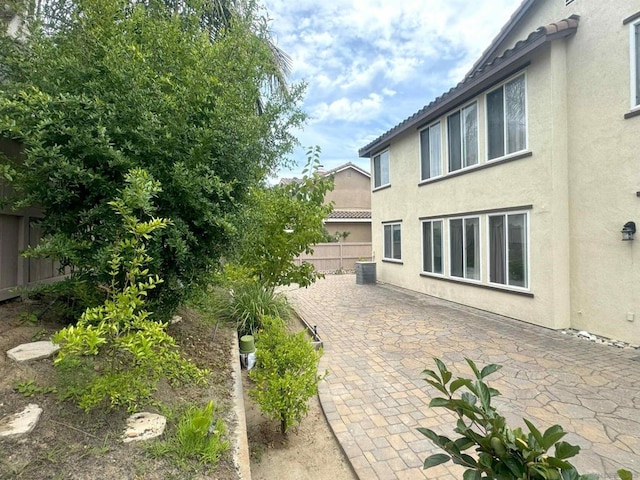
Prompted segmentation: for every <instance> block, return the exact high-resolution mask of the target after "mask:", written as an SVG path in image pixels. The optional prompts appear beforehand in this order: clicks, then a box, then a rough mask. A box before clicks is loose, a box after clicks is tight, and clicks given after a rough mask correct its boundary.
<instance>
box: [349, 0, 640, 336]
mask: <svg viewBox="0 0 640 480" xmlns="http://www.w3.org/2000/svg"><path fill="white" fill-rule="evenodd" d="M639 139H640V2H638V0H617V1H615V2H602V1H601V0H525V1H524V2H523V3H522V4H521V5H520V6H519V7H518V9H517V10H516V12H515V13H514V14H513V15H512V17H511V18H510V20H509V21H508V23H507V24H506V25H505V26H504V27H503V28H502V30H501V31H500V33H499V34H498V36H497V37H496V38H495V40H494V41H493V42H492V43H491V45H490V46H489V47H488V48H487V50H486V51H485V52H484V53H483V55H482V56H481V57H480V59H478V61H477V62H476V63H475V65H474V66H473V68H472V69H471V71H470V72H469V73H468V74H467V75H466V76H465V78H464V79H463V80H462V81H461V82H460V83H459V84H458V85H456V86H455V87H453V88H452V89H451V90H449V91H448V92H445V93H443V94H442V95H441V96H440V97H438V98H436V99H435V100H434V101H432V102H431V103H430V104H428V105H426V106H425V107H424V108H422V109H421V110H419V111H418V112H416V113H415V114H414V115H412V116H411V117H409V118H407V119H406V120H404V121H403V122H401V123H400V124H398V125H396V126H395V127H393V128H391V129H390V130H389V131H387V132H386V133H384V134H383V135H381V136H380V137H379V138H377V139H376V140H374V141H373V142H371V143H370V144H368V145H366V146H365V147H363V148H362V149H360V152H359V153H360V156H361V157H369V158H370V159H371V171H372V172H373V181H372V187H373V188H372V226H373V249H374V252H375V254H376V260H377V261H378V266H377V267H378V268H377V270H378V279H379V280H380V281H383V282H387V283H390V284H395V285H398V286H401V287H404V288H408V289H411V290H414V291H418V292H422V293H426V294H429V295H434V296H436V297H440V298H444V299H447V300H451V301H454V302H458V303H461V304H464V305H469V306H473V307H476V308H479V309H483V310H487V311H491V312H495V313H498V314H501V315H505V316H508V317H512V318H516V319H520V320H523V321H526V322H531V323H535V324H538V325H542V326H545V327H549V328H554V329H559V328H567V327H573V328H576V329H580V330H587V331H590V332H592V333H596V334H599V335H603V336H607V337H610V338H616V339H620V340H623V341H627V342H631V343H635V344H639V343H640V286H639V285H640V239H636V240H635V241H633V240H630V241H622V239H623V237H627V238H628V237H630V236H633V234H632V233H630V232H629V233H624V234H623V233H621V230H623V227H624V226H625V224H627V227H628V228H627V229H625V230H633V229H634V228H633V225H632V224H630V223H628V222H640V198H639V197H640V148H639ZM638 225H639V226H640V223H638ZM636 256H638V261H636V260H635V257H636Z"/></svg>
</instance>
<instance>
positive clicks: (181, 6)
mask: <svg viewBox="0 0 640 480" xmlns="http://www.w3.org/2000/svg"><path fill="white" fill-rule="evenodd" d="M223 6H224V8H222V7H223ZM218 7H220V8H218ZM28 28H29V32H28V35H27V38H28V41H26V42H25V41H22V42H20V41H15V40H12V39H10V38H7V37H5V36H3V33H0V136H4V137H7V138H11V139H15V140H18V141H19V142H21V143H23V144H24V145H25V158H24V161H15V162H13V163H12V161H11V160H9V159H6V158H4V159H1V160H0V177H1V178H2V179H3V180H4V179H6V180H10V181H11V184H12V186H13V188H14V191H15V197H14V198H13V206H14V207H20V206H25V205H29V206H30V205H39V206H41V207H42V208H43V209H44V219H43V221H42V223H41V227H42V229H43V231H44V233H45V236H46V238H47V239H46V241H45V243H44V244H43V245H42V246H41V247H40V248H38V249H35V250H33V251H32V252H31V253H32V255H39V256H45V255H47V256H49V257H51V258H56V259H59V260H60V261H61V263H62V266H63V267H67V266H71V267H73V273H72V278H73V279H74V280H78V281H84V282H86V284H87V285H88V286H90V287H92V288H94V289H95V288H97V286H98V285H100V284H103V283H106V282H109V281H110V280H111V278H110V277H109V275H108V268H105V264H106V263H107V262H108V261H109V259H110V255H109V254H108V252H109V248H110V245H111V242H112V239H113V238H114V237H115V236H116V232H117V231H118V229H119V225H120V222H121V219H119V218H118V215H117V214H116V213H115V212H114V211H113V209H112V208H111V206H110V205H109V202H110V201H111V200H112V199H113V198H114V197H115V196H116V195H117V190H118V188H119V187H120V185H121V184H122V182H123V178H124V175H125V174H126V172H128V171H129V170H130V169H132V168H144V169H146V170H147V171H149V172H150V173H151V174H152V175H153V177H154V178H156V179H157V180H159V181H160V182H161V184H162V186H163V189H162V191H161V192H159V193H158V197H157V208H158V215H159V216H160V217H164V218H171V219H172V220H173V223H172V224H171V225H167V226H166V228H165V229H164V231H163V232H162V235H156V236H154V237H153V238H151V239H150V240H149V242H148V248H149V252H150V254H151V256H152V257H153V261H152V265H151V266H152V268H153V270H154V271H156V272H157V273H158V274H159V276H161V277H162V278H163V279H164V282H163V283H162V284H156V285H155V288H154V289H152V290H148V291H147V293H148V301H149V302H150V304H151V305H153V308H154V310H155V311H156V314H158V315H162V316H163V318H168V315H169V313H170V311H171V310H172V309H173V308H174V307H175V306H176V305H177V304H178V303H179V302H180V301H181V300H182V299H184V298H185V297H186V296H188V294H189V293H190V291H191V289H192V287H193V286H194V285H197V284H202V283H204V282H206V281H208V279H209V274H210V270H211V269H215V268H216V266H217V264H218V262H219V259H220V258H221V257H222V256H223V255H226V254H227V252H228V251H229V249H230V246H231V242H232V241H233V238H234V235H235V228H236V226H235V224H234V219H235V218H236V216H237V214H238V212H239V211H240V210H242V209H243V208H244V207H245V205H246V202H247V195H248V192H249V191H251V190H252V189H253V188H254V187H255V186H256V185H258V184H261V183H262V182H263V181H264V179H265V177H266V176H267V175H268V174H270V173H273V172H275V171H276V169H277V168H278V167H279V166H280V165H281V164H282V162H283V158H284V157H285V156H286V155H287V154H288V153H290V152H291V151H292V148H293V146H294V144H295V139H294V138H293V137H292V136H291V134H290V133H289V132H290V131H291V130H292V128H294V127H296V126H300V125H301V124H302V123H303V121H304V118H305V115H304V114H303V113H302V112H301V111H300V109H299V107H298V104H299V102H300V99H301V96H302V91H303V87H302V86H292V87H291V88H284V87H283V88H279V89H269V88H268V87H269V85H270V84H271V81H272V80H273V79H274V76H275V77H277V78H280V79H281V80H282V76H281V75H280V76H279V73H281V72H280V70H279V68H280V65H279V62H280V61H281V60H282V58H283V57H282V54H281V52H280V53H279V54H278V50H277V49H275V48H273V44H272V43H270V36H269V32H268V29H267V28H266V17H265V14H264V13H263V10H262V9H261V8H260V6H259V5H258V4H257V3H255V2H253V1H250V0H246V1H244V0H240V1H233V2H218V1H215V2H189V3H188V5H187V4H186V3H185V2H163V1H159V2H145V1H132V2H125V1H122V0H74V1H73V2H67V1H66V0H52V1H50V2H46V8H45V12H44V14H43V15H42V16H41V17H40V21H36V20H34V21H32V22H29V23H28ZM258 105H259V107H258ZM97 304H98V303H93V305H94V306H95V305H97Z"/></svg>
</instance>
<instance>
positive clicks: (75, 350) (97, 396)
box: [54, 169, 207, 411]
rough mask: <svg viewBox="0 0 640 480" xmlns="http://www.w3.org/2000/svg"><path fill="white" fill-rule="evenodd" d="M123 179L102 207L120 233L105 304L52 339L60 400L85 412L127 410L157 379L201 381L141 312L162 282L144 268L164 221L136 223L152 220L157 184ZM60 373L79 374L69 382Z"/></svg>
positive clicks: (142, 175)
mask: <svg viewBox="0 0 640 480" xmlns="http://www.w3.org/2000/svg"><path fill="white" fill-rule="evenodd" d="M125 180H126V186H125V188H124V189H123V191H122V192H120V196H119V197H118V198H116V199H115V200H114V201H112V202H110V205H111V206H112V208H113V209H114V211H115V212H116V213H117V214H118V215H119V216H120V217H121V218H122V232H121V234H120V238H117V239H115V241H114V244H113V246H112V247H111V249H110V261H109V266H110V272H109V273H110V276H111V279H112V280H111V284H110V285H107V286H105V290H106V291H107V299H106V300H105V302H104V304H103V305H100V306H98V307H92V308H87V309H86V310H85V312H84V313H83V314H82V316H81V317H80V319H79V321H78V323H77V325H70V326H68V327H66V328H64V329H62V330H61V331H59V332H58V333H56V335H55V336H54V342H55V343H58V344H60V345H61V349H60V351H59V353H58V356H57V358H56V360H55V365H56V366H57V367H59V369H60V370H61V372H65V375H64V376H65V379H66V384H65V388H64V390H62V391H61V392H60V395H61V397H62V398H73V399H76V400H78V403H79V406H80V407H81V408H83V409H85V410H87V411H88V410H90V409H92V408H94V407H97V406H98V405H101V404H103V403H104V402H105V401H106V406H107V407H110V408H116V407H120V406H125V407H126V408H127V409H128V410H130V411H132V410H135V409H136V408H137V407H138V405H139V403H141V402H144V401H147V400H148V399H149V398H150V397H151V395H152V394H153V392H154V391H155V388H156V385H157V383H158V381H159V380H160V379H161V378H162V377H167V378H168V379H169V380H173V381H188V380H193V381H196V382H204V380H205V376H206V373H207V372H206V371H204V370H200V369H198V368H197V367H196V366H195V365H193V364H192V363H190V362H189V361H188V360H186V359H184V358H183V357H182V356H181V355H180V352H179V351H178V349H177V346H176V344H175V341H174V339H173V338H172V337H171V336H170V335H169V334H168V333H167V332H166V327H167V325H166V324H165V323H160V322H156V321H154V320H153V319H152V318H151V312H149V311H148V310H146V308H145V299H146V297H147V293H148V291H149V290H152V289H153V288H155V286H156V285H157V284H159V283H161V282H162V280H161V279H160V278H158V276H157V275H153V274H152V273H151V272H150V271H149V268H148V267H147V265H149V264H150V262H151V257H150V256H149V254H148V253H147V248H146V242H147V241H148V240H149V239H150V237H151V234H152V233H153V232H154V231H156V230H158V229H161V228H164V227H165V226H166V225H167V224H168V223H169V222H168V220H165V219H160V218H153V217H151V219H150V220H148V221H145V222H143V221H141V220H140V219H139V218H138V215H142V214H145V215H151V214H152V213H153V205H152V198H153V196H154V195H155V194H156V193H157V192H158V191H160V185H159V183H158V182H157V181H155V180H154V179H153V178H152V177H151V176H150V175H149V174H148V173H147V172H146V171H144V170H142V169H134V170H132V171H131V172H129V173H128V174H127V175H126V177H125ZM87 367H89V368H87ZM91 367H93V368H91ZM68 370H71V371H77V372H78V373H80V372H83V373H82V375H77V377H74V376H71V375H68ZM87 372H89V373H88V374H87Z"/></svg>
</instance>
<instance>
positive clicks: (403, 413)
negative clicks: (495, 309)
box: [286, 275, 640, 480]
mask: <svg viewBox="0 0 640 480" xmlns="http://www.w3.org/2000/svg"><path fill="white" fill-rule="evenodd" d="M286 295H287V297H288V298H289V299H290V301H291V302H292V304H293V305H294V306H295V308H296V310H297V311H298V313H299V314H300V315H301V316H302V317H303V318H304V319H305V320H306V321H307V322H309V323H310V324H311V325H317V326H318V333H319V334H320V336H321V337H322V339H323V340H324V342H325V350H324V355H323V357H322V360H321V363H320V369H321V370H324V369H325V368H326V369H328V370H329V376H328V377H327V379H326V381H324V382H322V383H321V385H320V401H321V403H322V406H323V408H324V410H325V414H326V416H327V419H328V421H329V424H330V426H331V428H332V429H333V431H334V433H335V435H336V437H337V438H338V440H339V442H340V444H341V445H342V447H343V449H344V451H345V453H346V454H347V456H348V457H349V460H350V461H351V464H352V465H353V468H354V470H355V471H356V473H357V474H358V476H359V477H360V478H361V479H362V480H369V479H381V480H387V479H388V480H391V479H412V480H413V479H420V478H429V479H461V478H462V471H463V470H462V469H461V468H460V467H457V466H453V465H451V464H448V465H447V466H444V465H441V466H439V467H436V468H433V469H429V470H426V471H423V470H422V462H423V460H424V459H425V458H426V457H427V456H428V455H429V454H431V453H435V452H437V451H438V450H436V449H435V447H434V446H433V444H432V443H431V442H430V441H429V440H428V439H427V438H426V437H424V436H422V435H421V434H420V433H418V432H417V431H416V428H417V427H420V426H423V427H429V428H432V429H434V430H436V431H437V432H438V433H444V434H451V433H453V432H452V429H453V424H454V421H453V417H452V416H450V415H449V414H448V413H446V412H445V411H444V410H442V409H435V410H434V409H429V407H428V403H429V400H430V398H431V396H432V395H434V393H435V391H434V390H433V389H432V388H431V387H430V386H429V385H427V383H426V382H425V381H424V380H423V379H422V375H421V372H422V370H423V369H424V368H433V367H434V363H433V360H432V358H433V357H439V358H441V359H442V360H443V361H444V362H445V363H446V364H447V366H448V367H449V369H450V370H452V371H453V372H454V375H455V374H461V375H466V376H471V370H470V368H469V367H468V366H467V364H466V362H465V361H464V358H465V357H469V358H471V359H473V360H474V361H476V363H478V364H479V365H485V364H488V363H498V364H501V365H503V368H502V369H501V370H499V371H498V372H497V373H495V374H493V375H492V376H491V377H489V383H490V384H491V386H493V387H495V388H497V389H498V390H500V392H501V393H502V395H501V396H500V397H498V398H497V399H496V402H495V403H496V406H497V407H498V410H499V411H500V412H501V413H502V414H503V415H505V416H506V417H507V419H508V420H509V421H510V423H511V426H513V427H515V426H523V427H524V423H523V422H522V421H521V418H522V417H523V416H524V417H526V418H527V419H529V420H531V421H533V423H534V424H535V425H537V426H538V427H539V428H547V427H549V426H551V425H553V424H555V423H558V424H560V425H562V426H563V427H564V428H565V430H567V431H569V432H570V433H569V435H567V437H566V438H565V439H566V440H567V441H569V442H571V443H575V444H578V445H580V446H581V447H582V451H581V452H580V454H579V455H578V456H577V457H575V460H574V461H573V463H574V464H575V465H576V466H577V467H578V469H579V471H580V472H581V473H587V472H592V473H598V474H599V475H600V476H601V478H607V479H614V478H617V476H616V474H615V472H616V470H617V469H619V468H621V467H624V468H626V469H628V470H630V471H632V472H633V473H634V476H636V477H639V478H640V361H638V360H634V357H640V351H638V350H633V349H620V348H616V347H610V346H605V345H600V344H595V343H591V342H589V341H586V340H582V339H577V338H574V337H572V336H569V335H563V334H562V333H561V332H557V331H552V330H548V329H545V328H542V327H537V326H534V325H529V324H526V323H523V322H519V321H516V320H513V319H509V318H505V317H501V316H499V315H494V314H490V313H487V312H484V311H480V310H476V309H473V308H469V307H465V306H461V305H458V304H455V303H451V302H446V301H443V300H440V299H437V298H433V297H429V296H426V295H420V294H417V293H413V292H409V291H406V290H402V289H399V288H395V287H392V286H388V285H382V284H378V285H356V284H355V276H354V275H335V276H327V278H325V279H323V280H319V281H318V282H316V283H315V284H314V285H313V286H311V287H309V288H307V289H296V288H290V289H288V290H287V291H286ZM336 480H338V479H336Z"/></svg>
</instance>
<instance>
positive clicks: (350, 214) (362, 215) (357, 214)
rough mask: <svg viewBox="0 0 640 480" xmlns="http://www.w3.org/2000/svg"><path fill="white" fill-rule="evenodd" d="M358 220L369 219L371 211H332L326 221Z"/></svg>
mask: <svg viewBox="0 0 640 480" xmlns="http://www.w3.org/2000/svg"><path fill="white" fill-rule="evenodd" d="M344 218H358V219H371V210H334V211H333V212H331V213H330V214H329V217H328V219H344Z"/></svg>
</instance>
